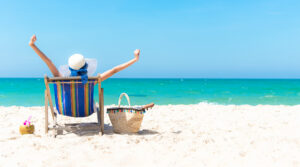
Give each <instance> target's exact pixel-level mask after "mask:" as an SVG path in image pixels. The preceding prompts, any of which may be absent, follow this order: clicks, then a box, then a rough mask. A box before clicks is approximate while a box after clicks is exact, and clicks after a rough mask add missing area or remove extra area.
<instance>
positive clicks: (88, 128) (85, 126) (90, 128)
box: [57, 123, 159, 136]
mask: <svg viewBox="0 0 300 167" xmlns="http://www.w3.org/2000/svg"><path fill="white" fill-rule="evenodd" d="M60 127H61V128H60V129H61V130H58V131H57V135H66V134H70V133H74V134H76V135H78V136H94V135H99V132H100V125H99V124H97V123H76V124H65V125H64V126H60ZM62 129H63V130H62ZM63 131H64V132H65V133H63ZM113 134H116V133H114V131H113V127H112V126H111V125H110V124H104V135H113ZM122 134H127V135H155V134H159V133H158V132H156V131H153V130H148V129H142V130H140V131H139V132H138V133H122Z"/></svg>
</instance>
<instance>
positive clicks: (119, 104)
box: [118, 93, 130, 107]
mask: <svg viewBox="0 0 300 167" xmlns="http://www.w3.org/2000/svg"><path fill="white" fill-rule="evenodd" d="M124 95H125V97H126V99H127V102H128V104H129V107H130V99H129V96H128V95H127V94H126V93H122V94H121V95H120V97H119V103H118V107H120V106H121V100H122V97H123V96H124Z"/></svg>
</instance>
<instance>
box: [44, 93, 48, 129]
mask: <svg viewBox="0 0 300 167" xmlns="http://www.w3.org/2000/svg"><path fill="white" fill-rule="evenodd" d="M45 133H46V134H47V133H48V96H47V90H45Z"/></svg>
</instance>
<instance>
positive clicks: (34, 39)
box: [29, 35, 36, 46]
mask: <svg viewBox="0 0 300 167" xmlns="http://www.w3.org/2000/svg"><path fill="white" fill-rule="evenodd" d="M35 41H36V36H35V35H32V37H31V38H30V41H29V46H33V45H34V43H35Z"/></svg>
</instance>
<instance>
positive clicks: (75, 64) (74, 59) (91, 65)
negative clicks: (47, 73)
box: [59, 54, 97, 77]
mask: <svg viewBox="0 0 300 167" xmlns="http://www.w3.org/2000/svg"><path fill="white" fill-rule="evenodd" d="M85 63H86V64H87V65H88V66H87V72H88V76H92V75H93V74H94V73H95V72H96V69H97V60H96V59H89V58H84V56H83V55H81V54H73V55H72V56H70V57H69V60H68V65H62V66H60V67H59V72H60V74H61V75H62V76H64V77H67V76H70V75H71V71H70V69H69V67H70V68H72V69H74V70H79V69H80V68H82V67H83V66H84V65H85Z"/></svg>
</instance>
